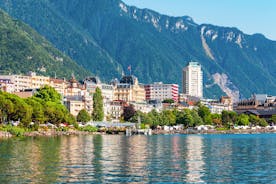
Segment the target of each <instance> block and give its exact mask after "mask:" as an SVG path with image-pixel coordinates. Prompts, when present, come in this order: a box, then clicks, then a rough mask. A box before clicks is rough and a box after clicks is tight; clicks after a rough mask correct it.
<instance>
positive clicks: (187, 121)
mask: <svg viewBox="0 0 276 184" xmlns="http://www.w3.org/2000/svg"><path fill="white" fill-rule="evenodd" d="M183 124H184V126H185V127H195V123H194V119H193V116H192V114H191V110H189V109H186V110H185V114H184V117H183Z"/></svg>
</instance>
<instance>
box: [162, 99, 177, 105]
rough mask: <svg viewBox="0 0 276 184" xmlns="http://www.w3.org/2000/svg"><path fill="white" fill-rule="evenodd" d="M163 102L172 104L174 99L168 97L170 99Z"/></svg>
mask: <svg viewBox="0 0 276 184" xmlns="http://www.w3.org/2000/svg"><path fill="white" fill-rule="evenodd" d="M162 103H169V104H172V103H174V100H173V99H170V98H168V99H165V100H163V101H162Z"/></svg>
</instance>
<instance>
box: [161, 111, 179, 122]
mask: <svg viewBox="0 0 276 184" xmlns="http://www.w3.org/2000/svg"><path fill="white" fill-rule="evenodd" d="M160 115H161V120H162V121H161V122H160V123H161V125H174V124H175V121H176V117H175V115H174V113H173V112H172V111H171V110H164V111H162V112H161V114H160Z"/></svg>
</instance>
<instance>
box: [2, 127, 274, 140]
mask: <svg viewBox="0 0 276 184" xmlns="http://www.w3.org/2000/svg"><path fill="white" fill-rule="evenodd" d="M260 133H276V129H275V128H266V127H264V128H260V129H229V130H215V129H213V130H200V131H199V130H191V129H183V130H169V131H166V130H160V129H153V130H152V135H162V134H163V135H167V134H260ZM97 134H98V135H99V134H100V135H108V134H112V135H114V134H118V135H122V134H125V130H113V131H111V130H108V131H97V132H86V131H79V130H69V131H57V130H48V131H31V132H25V133H24V135H23V136H26V137H38V136H45V137H52V136H69V135H97ZM11 137H16V136H14V135H12V134H11V133H10V132H5V131H0V138H11Z"/></svg>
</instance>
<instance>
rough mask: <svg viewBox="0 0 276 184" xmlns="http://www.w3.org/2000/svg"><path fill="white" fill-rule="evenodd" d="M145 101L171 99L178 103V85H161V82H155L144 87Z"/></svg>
mask: <svg viewBox="0 0 276 184" xmlns="http://www.w3.org/2000/svg"><path fill="white" fill-rule="evenodd" d="M145 91H146V100H147V101H150V100H159V101H163V100H165V99H173V100H174V101H175V102H178V85H177V84H163V83H162V82H155V83H153V84H147V85H145Z"/></svg>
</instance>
